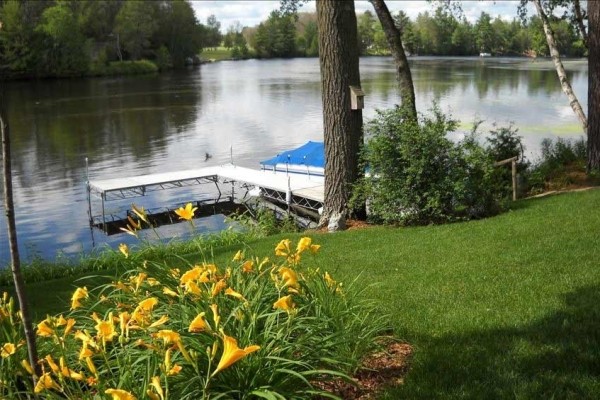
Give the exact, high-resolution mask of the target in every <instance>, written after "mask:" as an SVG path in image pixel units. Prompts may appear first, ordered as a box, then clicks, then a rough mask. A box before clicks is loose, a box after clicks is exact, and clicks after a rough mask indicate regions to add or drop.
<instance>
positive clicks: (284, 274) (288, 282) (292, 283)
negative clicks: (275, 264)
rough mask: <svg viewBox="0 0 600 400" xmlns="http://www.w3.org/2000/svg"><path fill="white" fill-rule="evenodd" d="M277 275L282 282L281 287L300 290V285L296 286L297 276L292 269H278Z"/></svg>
mask: <svg viewBox="0 0 600 400" xmlns="http://www.w3.org/2000/svg"><path fill="white" fill-rule="evenodd" d="M279 275H281V279H282V280H283V287H291V288H295V289H298V288H300V285H299V284H298V275H297V274H296V272H295V271H294V270H293V269H291V268H288V267H281V268H280V269H279Z"/></svg>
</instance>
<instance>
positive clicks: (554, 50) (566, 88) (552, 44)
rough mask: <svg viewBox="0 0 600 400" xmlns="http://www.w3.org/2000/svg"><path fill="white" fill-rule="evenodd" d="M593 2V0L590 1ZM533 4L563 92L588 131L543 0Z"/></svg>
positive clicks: (585, 130) (536, 0)
mask: <svg viewBox="0 0 600 400" xmlns="http://www.w3.org/2000/svg"><path fill="white" fill-rule="evenodd" d="M589 3H593V2H588V4H589ZM533 4H535V8H536V9H537V12H538V14H539V16H540V19H541V20H542V23H543V25H544V33H545V34H546V41H547V42H548V47H549V48H550V55H551V56H552V61H554V67H555V68H556V73H557V74H558V79H559V81H560V85H561V86H562V89H563V92H565V94H566V95H567V97H568V98H569V102H570V105H571V108H572V109H573V111H574V112H575V115H577V117H578V118H579V121H581V125H582V127H583V131H584V132H587V125H588V121H587V118H586V116H585V113H584V112H583V109H582V108H581V104H579V100H577V96H575V92H573V88H571V83H569V78H568V77H567V73H566V71H565V67H564V66H563V64H562V61H561V59H560V53H559V52H558V46H557V45H556V40H554V32H553V31H552V28H551V27H550V21H549V20H548V16H547V15H546V13H545V12H544V9H543V8H542V4H541V0H533Z"/></svg>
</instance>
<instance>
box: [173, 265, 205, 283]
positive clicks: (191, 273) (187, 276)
mask: <svg viewBox="0 0 600 400" xmlns="http://www.w3.org/2000/svg"><path fill="white" fill-rule="evenodd" d="M202 272H204V271H203V270H202V269H201V268H200V267H194V268H192V269H189V270H187V271H185V272H184V273H183V275H181V278H179V282H180V283H181V284H182V285H186V284H187V283H188V282H191V281H197V280H198V279H199V278H200V275H201V274H202Z"/></svg>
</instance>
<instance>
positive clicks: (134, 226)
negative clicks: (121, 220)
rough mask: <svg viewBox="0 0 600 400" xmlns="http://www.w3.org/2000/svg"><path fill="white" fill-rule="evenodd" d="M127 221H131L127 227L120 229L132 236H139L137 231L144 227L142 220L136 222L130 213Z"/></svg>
mask: <svg viewBox="0 0 600 400" xmlns="http://www.w3.org/2000/svg"><path fill="white" fill-rule="evenodd" d="M127 221H129V223H128V224H127V226H126V227H125V228H123V227H120V228H119V230H121V231H123V232H125V233H127V234H129V235H131V236H135V237H138V234H137V231H138V230H140V229H142V223H141V221H138V222H135V221H134V220H133V218H131V217H130V216H129V215H128V216H127Z"/></svg>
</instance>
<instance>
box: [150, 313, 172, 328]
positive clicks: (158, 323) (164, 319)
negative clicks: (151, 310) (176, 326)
mask: <svg viewBox="0 0 600 400" xmlns="http://www.w3.org/2000/svg"><path fill="white" fill-rule="evenodd" d="M168 320H169V316H168V315H163V316H162V317H160V318H159V319H157V320H156V321H154V322H153V323H151V324H150V326H149V328H156V327H157V326H161V325H164V324H165V323H166V322H167V321H168Z"/></svg>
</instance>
